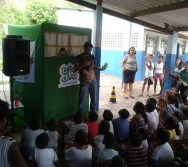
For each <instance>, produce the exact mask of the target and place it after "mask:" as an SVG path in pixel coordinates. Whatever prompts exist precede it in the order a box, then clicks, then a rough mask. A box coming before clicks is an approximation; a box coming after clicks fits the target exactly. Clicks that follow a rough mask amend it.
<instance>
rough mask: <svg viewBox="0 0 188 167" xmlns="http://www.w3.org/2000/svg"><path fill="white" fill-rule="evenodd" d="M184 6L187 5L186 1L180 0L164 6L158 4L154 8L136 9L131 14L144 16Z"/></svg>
mask: <svg viewBox="0 0 188 167" xmlns="http://www.w3.org/2000/svg"><path fill="white" fill-rule="evenodd" d="M186 7H188V1H187V0H184V1H182V2H176V3H171V4H168V5H164V6H158V7H154V8H149V9H145V10H140V11H136V12H133V13H132V14H131V16H132V17H140V16H145V15H150V14H156V13H161V12H167V11H171V10H177V9H182V8H186Z"/></svg>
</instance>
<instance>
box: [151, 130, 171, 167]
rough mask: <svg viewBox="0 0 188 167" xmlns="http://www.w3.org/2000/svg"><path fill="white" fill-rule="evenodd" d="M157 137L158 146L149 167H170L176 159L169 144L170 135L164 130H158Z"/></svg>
mask: <svg viewBox="0 0 188 167" xmlns="http://www.w3.org/2000/svg"><path fill="white" fill-rule="evenodd" d="M155 137H156V140H157V145H158V146H157V147H156V148H155V149H154V151H153V153H152V155H151V157H150V159H149V161H148V164H149V167H162V166H164V167H168V166H169V165H170V164H171V163H172V161H173V159H174V153H173V150H172V148H171V147H170V145H169V144H168V141H169V139H170V133H169V132H168V131H167V130H166V129H164V128H158V129H157V131H156V133H155Z"/></svg>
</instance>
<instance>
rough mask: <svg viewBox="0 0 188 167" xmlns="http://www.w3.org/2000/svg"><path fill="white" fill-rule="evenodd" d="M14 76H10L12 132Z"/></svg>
mask: <svg viewBox="0 0 188 167" xmlns="http://www.w3.org/2000/svg"><path fill="white" fill-rule="evenodd" d="M13 83H14V79H13V76H12V75H11V76H10V105H11V106H10V115H11V124H12V132H14V129H15V126H14V91H13Z"/></svg>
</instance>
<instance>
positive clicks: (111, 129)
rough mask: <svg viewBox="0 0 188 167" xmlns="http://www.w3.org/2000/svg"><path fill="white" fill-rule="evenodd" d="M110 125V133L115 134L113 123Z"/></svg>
mask: <svg viewBox="0 0 188 167" xmlns="http://www.w3.org/2000/svg"><path fill="white" fill-rule="evenodd" d="M108 123H109V124H110V130H109V132H111V133H112V134H114V126H113V124H112V121H109V122H108Z"/></svg>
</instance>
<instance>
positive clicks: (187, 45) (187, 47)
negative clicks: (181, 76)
mask: <svg viewBox="0 0 188 167" xmlns="http://www.w3.org/2000/svg"><path fill="white" fill-rule="evenodd" d="M183 61H184V62H185V61H188V39H186V42H185V55H184V56H183Z"/></svg>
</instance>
